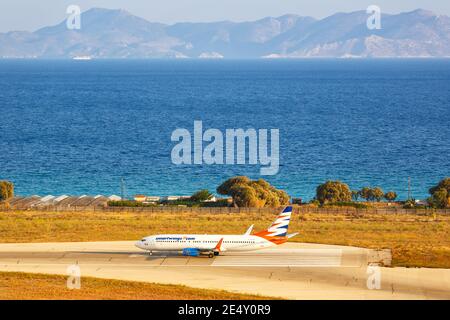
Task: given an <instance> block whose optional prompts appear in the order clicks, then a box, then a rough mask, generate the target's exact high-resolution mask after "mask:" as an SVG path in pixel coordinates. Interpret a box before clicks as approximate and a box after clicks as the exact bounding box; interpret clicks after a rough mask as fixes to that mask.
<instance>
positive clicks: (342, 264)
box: [0, 241, 450, 299]
mask: <svg viewBox="0 0 450 320" xmlns="http://www.w3.org/2000/svg"><path fill="white" fill-rule="evenodd" d="M378 260H380V261H381V260H383V262H386V261H387V260H389V257H388V256H386V255H385V254H381V255H380V254H379V253H377V252H373V251H370V250H366V249H362V248H354V247H343V246H329V245H314V244H297V243H288V244H284V245H282V246H279V247H276V248H273V249H266V250H261V251H255V252H245V253H236V252H224V253H223V254H222V255H220V256H218V257H214V258H212V259H210V258H208V257H184V256H180V255H178V254H176V253H170V252H160V253H155V254H153V255H151V256H150V255H148V254H146V253H144V252H142V251H141V250H139V249H137V248H135V247H134V242H129V241H125V242H86V243H82V242H80V243H38V244H36V243H35V244H0V271H23V272H36V273H51V274H63V275H64V274H67V273H66V271H67V267H68V266H70V265H78V266H79V267H80V270H81V276H82V277H83V276H91V277H98V278H110V279H121V280H133V281H144V282H158V283H167V284H183V285H187V286H191V287H196V288H208V289H223V290H227V291H231V292H242V293H251V294H260V295H265V296H274V297H283V298H288V299H450V270H448V269H427V268H411V269H406V268H385V267H380V268H378V267H368V264H370V263H373V262H377V261H378ZM377 279H379V280H380V281H379V284H377ZM81 290H82V289H81Z"/></svg>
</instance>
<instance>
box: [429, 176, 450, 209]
mask: <svg viewBox="0 0 450 320" xmlns="http://www.w3.org/2000/svg"><path fill="white" fill-rule="evenodd" d="M429 192H430V194H431V197H429V198H428V200H427V201H428V203H429V204H430V205H431V206H433V207H436V208H450V178H445V179H443V180H441V181H440V182H439V183H438V184H437V185H436V186H434V187H432V188H430V190H429Z"/></svg>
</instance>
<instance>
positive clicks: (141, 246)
mask: <svg viewBox="0 0 450 320" xmlns="http://www.w3.org/2000/svg"><path fill="white" fill-rule="evenodd" d="M134 245H135V246H136V247H138V248H139V249H143V248H144V244H143V243H142V241H141V240H139V241H136V243H135V244H134Z"/></svg>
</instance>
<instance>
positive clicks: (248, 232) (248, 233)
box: [244, 224, 254, 236]
mask: <svg viewBox="0 0 450 320" xmlns="http://www.w3.org/2000/svg"><path fill="white" fill-rule="evenodd" d="M253 226H254V224H252V225H251V226H250V227H249V228H248V229H247V231H246V232H245V233H244V236H249V235H251V234H252V231H253Z"/></svg>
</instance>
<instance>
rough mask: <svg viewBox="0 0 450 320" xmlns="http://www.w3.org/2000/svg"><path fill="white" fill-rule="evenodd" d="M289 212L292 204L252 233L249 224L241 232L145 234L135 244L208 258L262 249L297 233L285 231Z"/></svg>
mask: <svg viewBox="0 0 450 320" xmlns="http://www.w3.org/2000/svg"><path fill="white" fill-rule="evenodd" d="M291 214H292V207H290V206H288V207H286V208H285V209H284V210H283V211H282V212H281V213H280V214H279V215H278V217H277V218H276V219H275V221H274V222H273V223H272V224H271V226H270V227H269V228H268V229H266V230H263V231H260V232H257V233H255V234H253V235H252V234H251V233H252V231H253V225H251V226H250V227H249V228H248V230H247V231H246V232H245V233H244V234H243V235H207V234H205V235H198V234H187V235H182V234H160V235H154V236H148V237H145V238H143V239H142V240H140V241H137V242H136V244H135V245H136V247H138V248H139V249H142V250H145V251H148V253H149V254H152V253H153V251H177V252H180V251H181V252H182V255H184V256H193V257H197V256H199V255H205V254H206V255H208V257H209V258H213V257H214V256H218V255H219V254H220V253H222V252H225V251H254V250H259V249H265V248H269V247H273V246H276V245H280V244H282V243H285V242H286V241H287V240H288V239H289V238H292V237H294V236H296V235H297V234H298V232H296V233H292V234H288V233H287V229H288V226H289V222H290V219H291Z"/></svg>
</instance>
